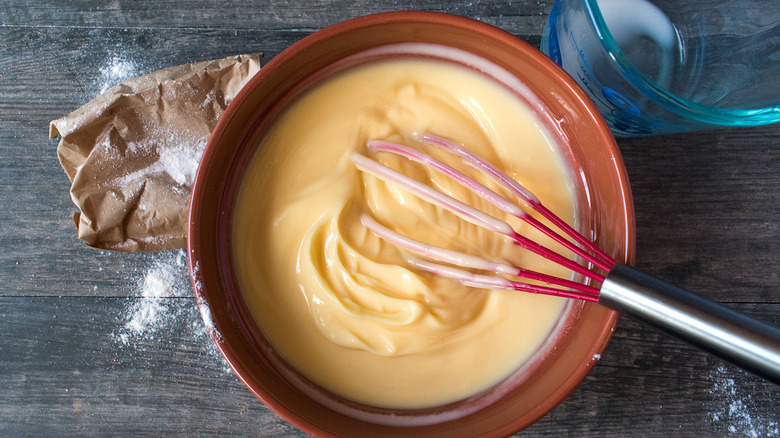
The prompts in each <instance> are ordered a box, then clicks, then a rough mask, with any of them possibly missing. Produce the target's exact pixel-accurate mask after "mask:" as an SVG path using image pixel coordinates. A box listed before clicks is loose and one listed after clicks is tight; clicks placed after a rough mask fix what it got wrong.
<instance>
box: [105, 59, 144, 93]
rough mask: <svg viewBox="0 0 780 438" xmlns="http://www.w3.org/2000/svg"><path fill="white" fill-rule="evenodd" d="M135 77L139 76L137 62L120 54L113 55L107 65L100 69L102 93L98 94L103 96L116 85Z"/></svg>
mask: <svg viewBox="0 0 780 438" xmlns="http://www.w3.org/2000/svg"><path fill="white" fill-rule="evenodd" d="M135 76H138V68H137V66H136V65H135V62H133V61H131V60H128V59H125V58H124V57H123V56H120V55H118V54H113V55H111V59H109V60H108V62H107V63H106V65H104V66H103V67H100V76H99V78H98V86H99V87H100V93H98V94H103V93H105V92H106V91H107V90H108V89H109V88H111V87H113V86H114V85H116V84H118V83H120V82H122V81H124V80H126V79H130V78H132V77H135Z"/></svg>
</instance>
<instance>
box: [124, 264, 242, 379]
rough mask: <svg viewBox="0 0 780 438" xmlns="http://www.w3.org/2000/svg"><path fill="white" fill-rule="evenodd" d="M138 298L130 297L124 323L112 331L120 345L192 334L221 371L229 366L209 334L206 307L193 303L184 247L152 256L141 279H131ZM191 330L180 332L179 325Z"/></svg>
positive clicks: (211, 327) (211, 329) (210, 322)
mask: <svg viewBox="0 0 780 438" xmlns="http://www.w3.org/2000/svg"><path fill="white" fill-rule="evenodd" d="M134 282H135V283H136V287H137V290H138V297H137V298H129V299H128V305H127V307H126V308H125V314H124V315H123V317H122V319H123V321H124V324H123V325H122V327H121V328H120V329H119V330H118V331H117V332H116V333H115V334H114V338H115V339H116V340H117V341H119V342H120V343H121V344H122V345H123V346H135V347H142V346H144V345H145V344H147V343H149V342H159V343H166V342H173V341H174V340H175V338H180V337H182V336H184V337H188V335H189V336H191V337H193V338H195V339H196V340H197V342H198V348H200V349H202V351H204V352H206V353H207V354H208V356H209V357H211V358H212V359H214V360H218V361H219V364H220V367H221V369H222V370H223V371H224V372H230V367H229V366H228V365H227V363H226V362H225V361H224V359H223V358H222V356H221V355H220V353H219V351H218V349H217V347H216V345H215V344H214V342H213V341H212V340H211V336H210V335H218V333H217V332H215V331H214V322H213V320H212V319H211V311H210V309H209V308H208V306H205V305H201V306H197V307H198V308H199V312H194V311H193V310H194V309H193V306H196V303H195V297H194V294H193V293H192V291H191V287H192V286H191V283H190V278H189V273H188V271H187V253H186V251H185V250H183V249H182V250H178V251H166V252H160V253H156V254H154V255H153V256H152V259H151V263H150V265H149V266H148V268H146V269H145V270H144V272H143V274H142V275H141V277H140V278H136V279H134ZM182 326H183V327H185V328H186V329H188V330H191V332H190V333H189V334H188V333H182V332H181V327H182Z"/></svg>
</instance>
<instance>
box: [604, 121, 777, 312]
mask: <svg viewBox="0 0 780 438" xmlns="http://www.w3.org/2000/svg"><path fill="white" fill-rule="evenodd" d="M778 135H780V125H772V126H765V127H758V128H751V129H734V130H723V131H710V132H699V133H691V134H680V135H668V136H660V137H651V138H644V139H623V140H621V141H620V142H619V143H620V146H621V149H622V151H623V157H624V159H625V161H626V166H627V169H628V173H629V178H630V180H631V186H632V190H633V194H634V201H635V208H636V215H637V265H638V267H639V268H641V269H645V270H647V271H648V272H651V273H654V274H656V275H658V276H660V277H663V278H666V279H668V280H669V281H672V282H674V283H677V284H679V285H681V286H684V287H688V288H690V289H692V290H695V291H697V292H699V293H700V294H702V295H705V296H708V297H710V298H712V299H715V300H718V301H722V302H733V301H747V302H777V300H778V294H777V290H778V288H779V287H780V276H779V275H778V272H777V267H778V266H780V224H779V223H778V221H777V218H778V217H779V216H780V202H779V201H780V191H779V189H780V150H778V148H777V147H776V145H775V143H776V142H775V139H776V138H777V136H778Z"/></svg>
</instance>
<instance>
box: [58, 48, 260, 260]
mask: <svg viewBox="0 0 780 438" xmlns="http://www.w3.org/2000/svg"><path fill="white" fill-rule="evenodd" d="M260 58H261V55H259V54H253V55H240V56H234V57H229V58H224V59H220V60H215V61H204V62H199V63H194V64H187V65H181V66H176V67H171V68H167V69H164V70H159V71H156V72H154V73H150V74H148V75H145V76H140V77H137V78H133V79H129V80H127V81H125V82H123V83H121V84H119V85H117V86H115V87H113V88H111V89H109V90H108V91H106V92H105V93H103V94H102V95H100V96H98V97H97V98H95V99H93V100H92V101H90V102H89V103H87V104H85V105H84V106H82V107H81V108H79V109H77V110H75V111H73V112H72V113H70V114H68V115H67V116H65V117H62V118H60V119H57V120H54V121H52V122H51V124H50V125H49V138H56V137H57V136H58V135H59V136H61V140H60V142H59V145H58V146H57V155H58V156H59V160H60V164H62V167H63V169H65V173H67V174H68V178H70V180H71V183H72V185H71V189H70V194H71V199H73V202H74V203H75V204H76V206H77V207H78V208H79V210H81V211H80V213H76V214H75V216H74V220H75V222H76V226H77V227H78V236H79V239H81V240H83V241H84V242H86V243H87V244H88V245H90V246H93V247H96V248H103V249H110V250H115V251H126V252H140V251H161V250H166V249H174V248H183V247H185V246H186V245H187V210H188V204H189V199H190V192H191V189H192V184H193V180H194V177H195V172H196V170H197V166H198V162H199V161H200V157H201V155H202V153H203V149H204V147H205V145H206V142H207V140H208V137H209V135H210V134H211V131H212V129H213V128H214V126H215V125H216V123H217V120H219V117H220V116H221V115H222V113H223V112H224V110H225V108H226V107H227V105H228V103H229V102H230V101H231V100H232V99H233V97H235V95H236V93H238V91H239V90H240V89H241V87H243V86H244V84H246V82H247V81H248V80H249V79H250V78H251V77H252V76H253V75H254V74H255V73H257V71H258V70H259V69H260Z"/></svg>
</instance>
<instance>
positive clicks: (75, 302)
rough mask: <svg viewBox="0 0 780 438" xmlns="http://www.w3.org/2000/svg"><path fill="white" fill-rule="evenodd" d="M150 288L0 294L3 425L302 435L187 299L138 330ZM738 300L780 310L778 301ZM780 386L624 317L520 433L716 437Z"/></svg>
mask: <svg viewBox="0 0 780 438" xmlns="http://www.w3.org/2000/svg"><path fill="white" fill-rule="evenodd" d="M144 300H145V299H142V298H130V299H126V298H88V297H62V298H55V297H38V298H28V297H19V298H13V297H11V298H8V297H6V298H0V315H2V321H3V327H4V335H3V337H2V338H0V384H1V385H2V387H3V388H4V390H3V391H2V392H0V419H1V420H2V421H0V434H2V435H3V436H105V435H113V434H121V435H132V436H170V435H185V434H186V435H191V434H195V435H211V434H215V435H216V434H219V435H222V434H226V435H252V436H257V435H259V436H303V434H301V433H300V432H298V431H296V430H295V429H294V428H292V427H291V426H290V425H288V424H287V423H286V422H284V421H283V420H282V419H280V418H279V417H277V416H276V415H275V414H274V413H272V412H271V411H269V410H268V409H267V408H265V407H264V406H263V405H262V404H261V403H260V402H259V401H258V400H257V399H255V397H254V396H253V395H252V394H251V393H250V392H249V391H248V390H247V389H245V388H244V387H243V385H242V384H241V383H240V382H239V381H238V379H237V378H235V377H234V376H233V375H232V373H231V372H230V371H229V370H227V369H226V364H225V362H224V361H223V359H222V358H221V357H220V356H219V355H218V353H216V351H215V347H214V346H213V344H212V343H211V340H210V339H209V338H208V336H207V335H206V331H205V329H204V327H203V323H202V321H201V320H200V316H199V313H198V312H197V309H196V307H195V302H194V298H190V297H180V298H164V299H160V301H159V302H158V304H160V305H161V306H163V309H164V310H161V311H160V312H159V313H158V315H157V316H158V317H157V318H154V319H153V320H150V321H148V323H147V324H143V325H142V326H143V327H144V330H143V331H133V330H132V329H130V328H128V323H129V322H130V321H131V320H133V318H134V315H136V314H135V312H136V310H137V309H138V307H137V306H138V305H139V303H143V302H144ZM740 307H741V308H742V310H745V311H751V312H754V313H756V314H758V315H759V316H761V317H764V318H767V319H770V318H774V319H775V320H776V319H777V317H778V314H780V306H779V305H762V306H750V305H743V306H740ZM151 321H153V322H151ZM122 335H127V336H124V337H123V336H122ZM779 396H780V393H778V390H777V387H776V386H774V385H772V384H770V383H767V382H765V381H762V380H760V379H758V378H756V377H753V376H750V375H747V374H745V373H744V372H741V371H738V370H735V369H734V368H733V367H731V366H729V365H724V364H723V363H722V362H720V361H719V360H717V359H714V358H712V357H710V356H707V355H706V354H704V353H701V352H699V351H696V350H694V349H692V348H691V347H688V346H686V345H683V344H681V343H679V342H677V341H674V340H672V339H670V338H668V337H666V336H665V335H660V334H658V333H656V332H654V331H652V330H649V329H647V328H646V327H643V326H641V325H639V324H637V323H636V322H633V321H630V320H627V319H625V320H623V321H621V323H620V325H619V327H618V329H617V330H616V331H615V336H614V339H613V341H612V343H611V344H610V346H609V347H608V349H607V351H606V352H605V354H604V355H603V357H602V358H601V360H600V361H599V362H598V363H597V365H596V366H595V367H594V369H593V371H592V373H591V375H590V376H589V377H588V378H587V379H586V381H585V383H584V384H583V385H581V386H580V387H579V388H578V389H577V390H575V391H574V393H573V394H572V395H571V396H570V397H569V398H568V399H567V400H566V401H565V402H564V403H563V404H562V405H561V406H560V407H558V408H557V409H556V410H555V411H553V412H552V413H551V414H550V415H548V416H547V417H545V418H544V419H542V420H541V421H540V422H539V423H537V424H535V425H533V426H532V427H531V428H530V429H529V430H528V431H527V432H528V436H591V435H593V436H606V437H610V436H614V437H619V436H635V435H634V433H635V432H637V431H642V432H641V435H642V436H645V437H665V436H667V435H669V434H679V435H680V436H723V435H724V434H725V433H726V432H727V431H728V428H729V427H734V428H735V430H736V431H737V432H738V433H741V434H744V435H746V436H750V435H749V433H748V432H749V431H750V430H755V431H757V432H758V436H762V435H769V432H770V431H771V430H776V429H777V427H778V425H777V423H776V421H777V417H776V414H777V408H778V406H779V405H778V403H780V401H778V397H779ZM730 411H731V412H730ZM715 418H717V420H715ZM748 418H749V419H750V422H748V421H747V419H748ZM773 427H774V429H772V428H773Z"/></svg>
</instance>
